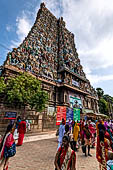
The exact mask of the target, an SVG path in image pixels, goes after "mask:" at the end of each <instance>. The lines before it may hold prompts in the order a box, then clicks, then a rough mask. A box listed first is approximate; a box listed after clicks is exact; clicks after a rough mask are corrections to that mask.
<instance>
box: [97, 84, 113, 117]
mask: <svg viewBox="0 0 113 170" xmlns="http://www.w3.org/2000/svg"><path fill="white" fill-rule="evenodd" d="M96 91H97V94H98V97H99V103H98V104H99V111H100V112H101V113H103V114H111V112H112V111H113V97H111V96H110V95H108V94H104V91H103V89H101V88H100V87H99V88H97V89H96Z"/></svg>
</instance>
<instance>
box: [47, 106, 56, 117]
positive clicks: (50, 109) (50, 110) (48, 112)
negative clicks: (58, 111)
mask: <svg viewBox="0 0 113 170" xmlns="http://www.w3.org/2000/svg"><path fill="white" fill-rule="evenodd" d="M54 112H55V107H50V106H48V109H47V115H49V116H53V115H54Z"/></svg>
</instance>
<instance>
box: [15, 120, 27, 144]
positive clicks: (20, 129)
mask: <svg viewBox="0 0 113 170" xmlns="http://www.w3.org/2000/svg"><path fill="white" fill-rule="evenodd" d="M18 133H19V137H18V143H17V146H21V145H22V144H23V140H24V134H25V133H26V122H25V120H24V119H23V120H22V121H21V122H20V123H19V124H18Z"/></svg>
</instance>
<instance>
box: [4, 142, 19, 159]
mask: <svg viewBox="0 0 113 170" xmlns="http://www.w3.org/2000/svg"><path fill="white" fill-rule="evenodd" d="M15 154H16V144H15V142H14V143H13V144H12V146H10V147H7V146H5V148H4V157H5V158H8V157H12V156H14V155H15Z"/></svg>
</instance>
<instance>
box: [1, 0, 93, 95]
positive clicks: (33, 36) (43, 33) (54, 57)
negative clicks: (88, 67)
mask: <svg viewBox="0 0 113 170" xmlns="http://www.w3.org/2000/svg"><path fill="white" fill-rule="evenodd" d="M4 65H5V66H14V67H17V68H18V69H19V70H25V71H28V72H30V73H32V74H34V75H36V76H37V77H43V78H47V79H50V80H51V81H53V82H57V81H58V79H59V74H61V73H62V72H63V71H66V72H69V73H70V74H72V75H73V76H75V77H77V78H79V79H80V80H81V81H84V82H85V83H86V86H89V87H88V88H89V89H90V90H91V88H92V87H91V85H90V83H89V82H88V80H87V79H86V75H85V73H84V71H83V68H82V65H81V64H80V59H79V58H78V53H77V50H76V47H75V43H74V35H73V34H72V33H71V32H69V31H68V30H67V29H66V27H65V22H64V21H63V18H62V17H61V18H60V19H57V18H56V17H55V16H54V15H53V14H52V13H51V12H50V11H49V10H48V9H47V8H46V7H45V4H44V3H42V4H41V7H40V9H39V11H38V14H37V18H36V21H35V23H34V25H33V27H32V28H31V31H30V32H29V34H28V36H27V37H26V38H25V40H24V41H23V43H22V44H21V45H20V46H19V47H18V48H14V49H13V51H12V52H10V53H8V55H7V59H6V61H5V63H4ZM90 92H92V94H96V93H95V91H94V89H93V90H91V91H90Z"/></svg>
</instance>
